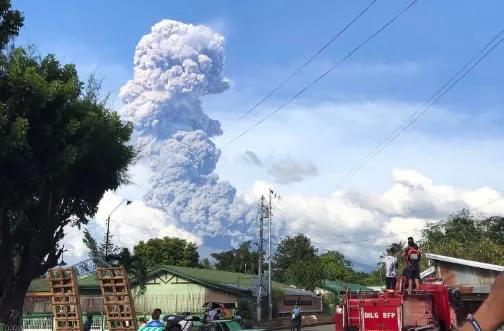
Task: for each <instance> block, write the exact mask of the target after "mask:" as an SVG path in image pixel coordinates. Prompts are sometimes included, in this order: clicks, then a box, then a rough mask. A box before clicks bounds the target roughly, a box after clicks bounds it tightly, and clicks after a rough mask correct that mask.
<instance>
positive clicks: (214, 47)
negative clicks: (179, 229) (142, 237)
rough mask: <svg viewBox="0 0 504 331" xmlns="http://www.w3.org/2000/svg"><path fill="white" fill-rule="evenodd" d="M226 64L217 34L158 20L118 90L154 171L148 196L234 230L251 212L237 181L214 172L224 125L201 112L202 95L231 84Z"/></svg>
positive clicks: (195, 221) (205, 226) (215, 227)
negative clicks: (238, 192)
mask: <svg viewBox="0 0 504 331" xmlns="http://www.w3.org/2000/svg"><path fill="white" fill-rule="evenodd" d="M223 63H224V38H223V37H222V36H221V35H219V34H217V33H215V32H213V31H212V30H210V29H209V28H208V27H205V26H201V25H198V26H194V25H191V24H184V23H180V22H176V21H171V20H163V21H161V22H159V23H157V24H156V25H154V26H153V27H152V30H151V32H150V33H149V34H147V35H145V36H143V37H142V39H141V40H140V42H139V43H138V45H137V47H136V50H135V57H134V77H133V79H132V80H130V81H129V82H128V83H127V84H126V85H124V86H123V87H122V88H121V92H120V96H121V98H122V100H123V102H124V104H125V106H124V108H123V109H122V115H123V116H124V117H126V118H127V119H128V120H131V121H133V122H134V123H135V128H136V132H135V134H136V136H137V139H138V144H139V145H140V146H142V148H143V149H144V151H145V153H146V154H145V155H144V156H145V158H146V159H147V160H149V162H150V164H151V167H152V169H153V170H154V173H155V175H154V176H153V178H152V186H153V187H152V190H151V191H150V192H149V193H148V194H147V195H146V197H145V199H146V202H147V203H148V204H149V205H150V206H152V207H156V208H160V209H163V210H164V211H165V212H166V213H168V214H169V215H171V216H173V217H175V218H176V219H177V220H178V222H179V223H180V224H179V225H184V224H185V226H184V227H185V228H186V229H191V230H196V231H197V232H198V233H200V234H207V235H215V234H217V233H221V234H222V233H227V234H230V233H233V232H236V230H237V227H239V226H240V225H239V223H242V221H245V222H247V220H250V219H251V215H252V214H251V210H250V209H249V208H243V205H244V204H243V202H238V201H235V200H236V199H235V196H236V190H235V189H234V187H232V186H231V185H230V184H228V183H226V182H221V181H219V178H218V176H217V175H216V174H214V173H213V172H214V170H215V167H216V164H217V161H218V160H219V156H220V151H219V150H218V149H217V148H216V147H215V145H214V143H213V142H212V141H211V140H210V138H211V137H213V136H216V135H220V134H222V130H221V127H220V123H219V122H218V121H216V120H213V119H210V118H209V117H208V115H206V114H205V113H204V112H203V109H202V107H201V101H200V97H201V96H203V95H206V94H211V93H221V92H223V91H225V90H226V89H227V88H228V87H229V84H228V82H227V80H226V79H225V78H224V76H223V74H222V67H223ZM237 205H240V206H241V207H239V208H238V207H236V206H237Z"/></svg>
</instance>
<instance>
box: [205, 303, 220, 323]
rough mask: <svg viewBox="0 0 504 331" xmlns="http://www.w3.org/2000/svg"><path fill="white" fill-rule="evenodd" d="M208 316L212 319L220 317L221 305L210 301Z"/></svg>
mask: <svg viewBox="0 0 504 331" xmlns="http://www.w3.org/2000/svg"><path fill="white" fill-rule="evenodd" d="M208 317H209V320H210V321H215V320H218V319H219V305H218V304H216V303H210V304H209V308H208Z"/></svg>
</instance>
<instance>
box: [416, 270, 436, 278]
mask: <svg viewBox="0 0 504 331" xmlns="http://www.w3.org/2000/svg"><path fill="white" fill-rule="evenodd" d="M435 272H436V268H434V267H430V268H429V269H426V270H424V271H422V272H421V273H420V279H424V278H425V277H427V276H430V275H432V274H433V273H435Z"/></svg>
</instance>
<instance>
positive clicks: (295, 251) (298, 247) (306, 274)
mask: <svg viewBox="0 0 504 331" xmlns="http://www.w3.org/2000/svg"><path fill="white" fill-rule="evenodd" d="M273 265H274V278H275V279H276V280H278V281H281V282H290V283H292V284H294V285H296V286H298V287H303V288H306V289H313V288H315V287H316V286H319V285H320V281H321V280H322V279H323V276H324V275H323V268H322V264H321V263H320V259H319V257H318V256H317V249H315V247H313V246H312V244H311V242H310V239H309V238H308V237H306V236H304V235H301V234H300V235H297V236H295V237H287V238H285V239H283V240H282V241H281V242H280V244H279V245H278V248H277V251H276V253H275V256H274V257H273Z"/></svg>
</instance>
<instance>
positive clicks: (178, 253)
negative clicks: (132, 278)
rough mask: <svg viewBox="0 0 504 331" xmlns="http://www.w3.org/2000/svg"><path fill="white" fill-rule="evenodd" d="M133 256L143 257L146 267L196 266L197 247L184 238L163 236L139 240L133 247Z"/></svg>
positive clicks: (197, 257)
mask: <svg viewBox="0 0 504 331" xmlns="http://www.w3.org/2000/svg"><path fill="white" fill-rule="evenodd" d="M133 250H134V253H135V256H138V257H140V258H143V259H144V261H145V263H146V265H147V267H149V268H150V267H154V266H157V265H159V264H166V265H175V266H181V267H197V266H198V261H199V254H198V248H197V247H196V245H195V244H194V243H191V242H187V241H186V240H184V239H179V238H170V237H164V238H162V239H160V238H155V239H150V240H149V241H147V242H143V241H140V242H139V243H138V244H137V245H136V246H135V247H134V249H133Z"/></svg>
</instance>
